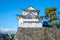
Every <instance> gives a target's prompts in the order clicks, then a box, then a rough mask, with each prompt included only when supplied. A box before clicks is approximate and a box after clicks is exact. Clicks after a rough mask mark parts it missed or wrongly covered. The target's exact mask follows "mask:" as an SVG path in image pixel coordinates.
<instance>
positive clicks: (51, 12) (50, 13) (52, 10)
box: [45, 7, 57, 26]
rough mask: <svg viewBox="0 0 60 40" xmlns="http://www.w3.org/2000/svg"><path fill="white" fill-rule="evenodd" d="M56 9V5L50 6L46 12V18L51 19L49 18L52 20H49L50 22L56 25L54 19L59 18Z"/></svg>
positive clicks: (51, 24)
mask: <svg viewBox="0 0 60 40" xmlns="http://www.w3.org/2000/svg"><path fill="white" fill-rule="evenodd" d="M56 10H57V8H56V7H50V8H46V9H45V14H46V16H45V18H47V19H50V20H49V21H50V22H48V23H49V24H50V26H54V25H56V24H57V22H56V21H55V22H54V21H53V20H56V19H57V17H56Z"/></svg>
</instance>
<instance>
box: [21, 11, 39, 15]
mask: <svg viewBox="0 0 60 40" xmlns="http://www.w3.org/2000/svg"><path fill="white" fill-rule="evenodd" d="M28 13H29V12H28V11H22V15H27V14H28ZM32 13H34V15H38V13H37V12H32Z"/></svg>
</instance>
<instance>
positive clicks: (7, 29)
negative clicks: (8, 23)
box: [0, 28, 17, 33]
mask: <svg viewBox="0 0 60 40" xmlns="http://www.w3.org/2000/svg"><path fill="white" fill-rule="evenodd" d="M16 30H17V29H16V28H0V32H6V33H8V32H12V33H13V32H16Z"/></svg>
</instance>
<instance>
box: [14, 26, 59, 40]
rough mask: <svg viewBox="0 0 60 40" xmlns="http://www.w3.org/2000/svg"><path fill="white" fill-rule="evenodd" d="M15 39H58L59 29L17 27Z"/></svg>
mask: <svg viewBox="0 0 60 40" xmlns="http://www.w3.org/2000/svg"><path fill="white" fill-rule="evenodd" d="M15 40H60V29H57V28H21V27H19V28H18V30H17V33H16V37H15Z"/></svg>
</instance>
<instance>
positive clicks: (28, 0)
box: [0, 0, 60, 32]
mask: <svg viewBox="0 0 60 40" xmlns="http://www.w3.org/2000/svg"><path fill="white" fill-rule="evenodd" d="M30 5H31V6H32V7H34V8H36V9H39V10H40V14H41V15H43V14H44V10H45V8H47V7H56V8H57V11H60V0H0V29H1V30H3V31H4V29H5V30H6V29H8V30H6V31H10V30H11V31H15V32H16V30H17V28H18V21H17V18H16V14H18V15H21V10H22V9H26V8H27V7H28V6H30ZM12 29H13V30H12Z"/></svg>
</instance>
